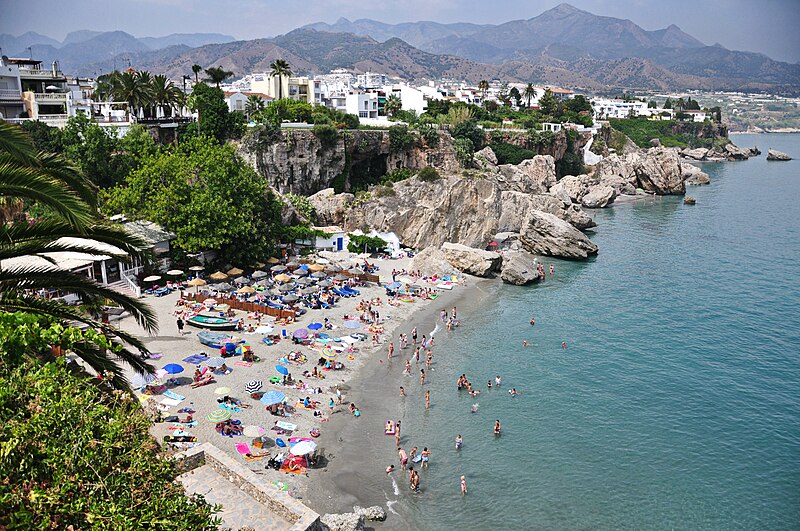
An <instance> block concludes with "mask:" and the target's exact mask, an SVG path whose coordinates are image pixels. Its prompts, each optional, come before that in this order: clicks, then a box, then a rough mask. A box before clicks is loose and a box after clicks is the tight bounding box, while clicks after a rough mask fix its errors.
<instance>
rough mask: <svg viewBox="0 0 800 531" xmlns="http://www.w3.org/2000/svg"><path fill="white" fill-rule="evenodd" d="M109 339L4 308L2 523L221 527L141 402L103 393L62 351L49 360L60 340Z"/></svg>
mask: <svg viewBox="0 0 800 531" xmlns="http://www.w3.org/2000/svg"><path fill="white" fill-rule="evenodd" d="M104 340H105V338H104V337H103V336H102V334H100V333H98V332H94V331H93V330H91V329H90V330H88V331H84V332H81V331H80V330H78V329H76V328H70V327H63V326H61V325H59V324H57V323H54V322H53V321H50V320H47V319H45V318H42V317H37V316H34V315H31V314H23V313H11V314H9V313H0V352H1V353H2V355H0V441H2V442H0V474H2V477H3V478H4V481H2V482H0V500H1V501H0V505H1V506H2V508H3V510H2V511H0V527H2V528H3V529H41V530H45V529H67V528H69V527H74V528H75V529H155V528H165V527H169V528H170V529H186V530H190V529H208V530H211V529H216V524H218V523H219V522H218V521H216V520H215V519H213V518H211V512H212V509H211V507H209V506H208V505H207V504H206V503H205V502H204V500H203V499H202V497H193V498H187V497H186V496H185V495H184V491H183V488H182V487H181V486H180V484H178V483H176V482H175V481H174V478H175V476H176V470H175V464H174V462H172V461H170V460H168V459H164V458H163V457H162V456H160V451H159V448H158V445H157V444H156V442H155V440H153V438H152V437H151V436H150V434H149V432H148V430H149V428H150V421H149V419H148V418H147V417H146V416H145V415H144V414H143V413H142V410H141V408H140V406H139V403H138V401H137V400H135V399H133V397H131V395H129V394H126V393H120V392H116V393H109V392H107V391H105V392H104V391H103V390H101V388H100V387H98V386H96V385H93V383H97V382H98V380H96V379H95V380H91V379H90V378H89V377H88V376H87V375H84V374H81V373H79V372H77V371H76V370H70V369H69V368H68V367H67V365H66V363H65V358H63V357H62V358H58V359H55V360H52V359H51V360H50V361H46V362H44V363H42V361H40V357H41V356H42V355H43V353H46V352H48V351H49V345H51V344H58V345H62V346H64V348H71V347H70V345H76V344H78V343H80V342H84V341H90V342H91V341H97V342H98V344H101V345H102V344H103V342H104ZM105 341H106V342H107V340H105ZM12 353H13V354H14V355H13V357H12ZM44 356H45V358H44V359H45V360H47V357H46V354H44Z"/></svg>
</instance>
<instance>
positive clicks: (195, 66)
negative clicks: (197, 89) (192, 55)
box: [192, 64, 203, 84]
mask: <svg viewBox="0 0 800 531" xmlns="http://www.w3.org/2000/svg"><path fill="white" fill-rule="evenodd" d="M202 70H203V67H202V66H200V65H198V64H193V65H192V72H193V73H194V82H195V84H197V83H200V79H199V78H198V77H197V76H198V75H199V74H200V72H202Z"/></svg>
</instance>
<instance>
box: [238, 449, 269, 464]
mask: <svg viewBox="0 0 800 531" xmlns="http://www.w3.org/2000/svg"><path fill="white" fill-rule="evenodd" d="M242 457H244V460H245V461H247V462H248V463H250V462H251V461H260V460H262V459H264V458H265V457H269V452H262V453H260V454H250V455H242Z"/></svg>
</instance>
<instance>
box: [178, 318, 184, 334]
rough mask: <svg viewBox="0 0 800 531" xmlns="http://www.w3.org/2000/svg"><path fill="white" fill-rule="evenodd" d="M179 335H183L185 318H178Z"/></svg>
mask: <svg viewBox="0 0 800 531" xmlns="http://www.w3.org/2000/svg"><path fill="white" fill-rule="evenodd" d="M177 324H178V333H179V334H180V335H183V317H178V322H177Z"/></svg>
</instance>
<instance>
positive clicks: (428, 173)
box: [417, 166, 441, 182]
mask: <svg viewBox="0 0 800 531" xmlns="http://www.w3.org/2000/svg"><path fill="white" fill-rule="evenodd" d="M417 177H419V180H420V181H424V182H433V181H438V180H439V179H441V175H439V172H438V171H436V168H434V167H432V166H425V167H424V168H422V169H421V170H419V173H418V174H417Z"/></svg>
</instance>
